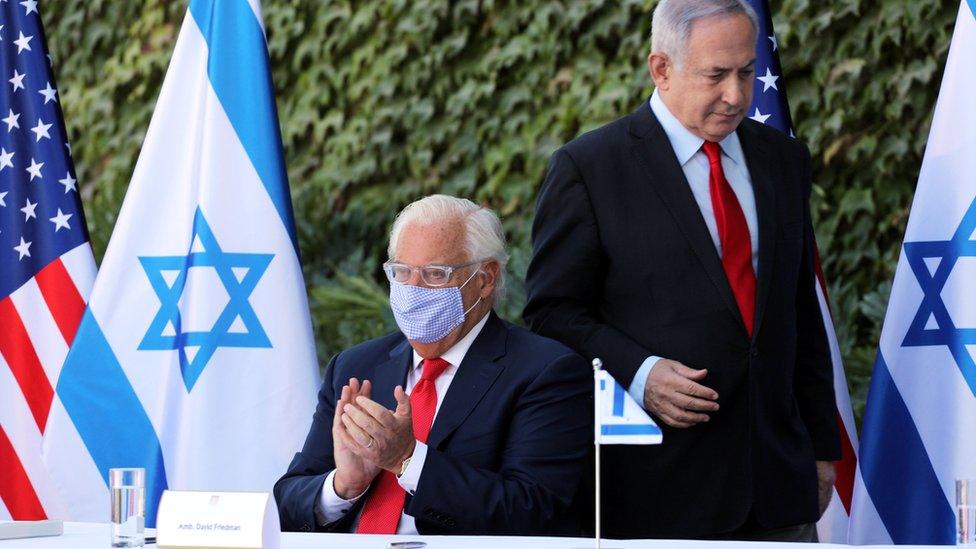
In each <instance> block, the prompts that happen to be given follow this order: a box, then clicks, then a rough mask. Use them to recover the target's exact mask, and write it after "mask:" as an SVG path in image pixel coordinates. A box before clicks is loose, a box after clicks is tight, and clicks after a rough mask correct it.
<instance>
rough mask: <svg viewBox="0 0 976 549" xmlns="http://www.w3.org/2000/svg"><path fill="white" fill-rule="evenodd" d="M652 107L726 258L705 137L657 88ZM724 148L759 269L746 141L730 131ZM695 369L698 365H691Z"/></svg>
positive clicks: (641, 379) (646, 370) (643, 373)
mask: <svg viewBox="0 0 976 549" xmlns="http://www.w3.org/2000/svg"><path fill="white" fill-rule="evenodd" d="M651 110H652V111H654V116H656V117H657V120H658V122H660V123H661V126H662V127H663V128H664V133H665V134H666V135H667V136H668V141H670V142H671V148H673V149H674V154H675V156H677V157H678V164H680V165H681V169H682V171H684V172H685V179H687V180H688V186H689V187H691V193H692V194H693V195H694V196H695V202H697V203H698V209H700V210H701V214H702V217H703V218H705V225H706V226H708V233H709V234H710V235H711V236H712V242H713V243H714V244H715V251H717V252H718V256H719V257H722V240H721V238H720V237H719V234H718V226H717V225H716V224H715V211H714V210H713V209H712V195H711V193H710V191H709V189H708V174H709V171H710V167H709V164H708V157H707V156H706V155H705V152H704V151H703V150H701V147H702V145H703V144H704V143H705V140H704V139H702V138H701V137H698V136H697V135H695V134H693V133H691V132H690V131H688V128H686V127H684V125H683V124H682V123H681V122H680V121H679V120H678V119H677V118H675V116H674V115H673V114H671V111H670V110H668V107H667V105H665V104H664V101H663V100H661V96H660V95H659V94H658V92H657V90H654V94H653V95H651ZM719 145H720V146H721V148H722V171H723V172H725V179H726V180H727V181H728V182H729V185H730V186H731V187H732V191H733V192H735V197H736V198H737V199H739V205H740V206H741V207H742V213H743V214H744V215H745V218H746V225H747V226H748V227H749V236H750V241H751V243H752V272H754V273H758V272H759V218H758V216H757V214H756V197H755V194H754V193H753V190H752V177H750V175H749V168H748V167H747V166H746V157H745V154H743V152H742V144H741V143H740V142H739V136H738V135H736V133H735V132H732V133H730V134H729V135H727V136H726V137H725V139H723V140H721V141H719ZM660 359H661V357H659V356H649V357H647V359H645V360H644V362H643V363H641V367H640V369H638V370H637V374H635V375H634V380H633V381H632V382H631V384H630V387H629V388H628V389H627V392H628V393H630V396H632V397H634V400H636V401H637V402H639V403H641V405H642V406H643V403H644V385H645V384H646V383H647V376H648V374H650V373H651V368H653V367H654V365H655V364H656V363H657V361H658V360H660ZM688 366H689V367H691V368H694V367H695V365H694V364H689V365H688Z"/></svg>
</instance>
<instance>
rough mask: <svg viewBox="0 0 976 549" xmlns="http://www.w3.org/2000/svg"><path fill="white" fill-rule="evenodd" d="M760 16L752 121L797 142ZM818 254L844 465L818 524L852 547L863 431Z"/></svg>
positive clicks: (830, 537) (774, 47) (764, 16)
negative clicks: (856, 419) (850, 527)
mask: <svg viewBox="0 0 976 549" xmlns="http://www.w3.org/2000/svg"><path fill="white" fill-rule="evenodd" d="M749 3H750V4H751V5H752V8H753V9H754V10H756V15H758V16H759V36H758V37H757V38H756V81H755V84H754V89H753V99H752V105H751V106H750V107H749V118H752V119H753V120H755V121H757V122H762V123H763V124H767V125H769V126H772V127H774V128H776V129H778V130H780V131H782V132H784V133H787V134H789V135H790V137H793V136H794V133H793V121H792V119H791V118H790V107H789V104H788V103H787V101H786V86H785V83H784V81H783V69H782V67H781V66H780V63H779V44H778V43H777V42H776V34H775V33H774V32H773V20H772V15H771V12H770V10H769V4H768V3H767V1H766V0H749ZM814 251H815V254H816V258H815V262H816V265H815V269H816V274H817V297H818V298H819V300H820V313H821V315H822V317H823V322H824V329H825V331H826V332H827V339H828V341H829V343H830V357H831V361H832V362H833V368H834V396H835V397H836V399H837V424H838V427H839V428H840V439H841V451H842V457H841V460H840V461H838V462H837V463H836V469H837V481H836V482H835V483H834V496H833V500H832V501H831V503H830V506H829V507H828V508H827V511H826V512H825V513H824V516H823V517H821V519H820V522H818V524H817V530H818V531H819V534H820V541H823V542H828V543H847V531H848V524H849V521H850V514H851V497H852V495H853V491H854V473H855V471H856V469H857V431H856V428H855V425H854V413H853V410H852V408H851V397H850V393H849V392H848V390H847V377H846V376H845V375H844V365H843V363H842V362H841V357H840V348H839V346H838V344H837V334H836V333H835V332H834V322H833V319H832V317H831V313H830V301H829V299H828V296H827V283H826V279H825V278H824V274H823V268H822V267H821V265H820V253H819V251H818V250H816V249H815V250H814Z"/></svg>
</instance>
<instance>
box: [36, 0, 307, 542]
mask: <svg viewBox="0 0 976 549" xmlns="http://www.w3.org/2000/svg"><path fill="white" fill-rule="evenodd" d="M318 386H319V376H318V363H317V360H316V356H315V345H314V340H313V338H312V328H311V321H310V318H309V314H308V302H307V298H306V294H305V283H304V280H303V278H302V269H301V264H300V263H299V255H298V246H297V238H296V236H295V224H294V219H293V215H292V207H291V196H290V193H289V191H288V180H287V177H286V173H285V166H284V160H283V155H282V150H281V135H280V131H279V128H278V118H277V112H276V110H275V101H274V86H273V84H272V81H271V75H270V67H269V61H268V52H267V42H266V40H265V35H264V29H263V27H262V24H261V13H260V3H259V2H257V1H254V0H252V1H250V2H245V1H241V0H191V1H190V5H189V10H188V12H187V16H186V17H185V19H184V20H183V25H182V28H181V29H180V34H179V37H178V39H177V41H176V46H175V49H174V51H173V56H172V59H171V61H170V65H169V69H168V70H167V72H166V78H165V80H164V81H163V87H162V90H161V91H160V94H159V99H158V100H157V103H156V108H155V111H154V113H153V117H152V121H151V122H150V124H149V130H148V132H147V133H146V138H145V142H144V143H143V147H142V151H141V152H140V154H139V160H138V162H137V163H136V168H135V171H134V173H133V174H132V180H131V182H130V184H129V187H128V190H127V192H126V196H125V201H124V202H123V204H122V209H121V211H120V212H119V217H118V220H117V221H116V225H115V229H114V231H113V233H112V237H111V240H110V241H109V244H108V249H107V250H106V252H105V257H104V258H103V260H102V266H101V269H100V271H99V275H98V278H97V279H96V281H95V287H94V289H93V290H92V296H91V300H90V301H89V304H88V308H87V310H86V311H85V314H84V317H83V318H82V320H81V326H80V327H79V329H78V334H77V336H76V337H75V341H74V344H73V345H72V347H71V350H70V351H69V353H68V357H67V359H66V360H65V362H64V368H63V369H62V371H61V374H60V376H59V378H58V380H57V395H58V397H59V400H58V402H59V403H60V405H59V406H55V407H54V408H52V411H51V421H50V427H49V432H48V435H49V436H48V437H46V439H45V441H44V458H45V461H46V462H47V464H48V466H49V469H50V471H51V473H52V475H53V476H55V477H56V479H57V482H58V483H59V485H60V487H61V491H62V493H63V494H65V502H66V505H67V507H68V508H69V510H70V515H71V517H72V518H73V519H75V520H83V521H97V522H104V521H105V517H106V512H107V511H106V510H107V509H108V508H109V502H108V488H107V485H106V483H107V475H108V470H109V468H111V467H143V468H145V469H146V525H147V526H151V525H153V524H154V523H155V517H156V509H157V505H158V502H159V498H160V495H161V493H162V491H163V490H165V489H167V488H171V489H177V490H221V491H225V490H231V491H266V490H268V489H269V488H270V487H271V486H272V485H273V484H274V481H275V480H276V479H277V478H278V476H279V475H281V472H282V471H284V470H285V469H286V467H287V465H288V462H289V461H290V460H291V457H292V455H293V451H294V448H298V447H300V446H301V444H302V441H303V438H304V433H305V432H307V430H308V426H309V422H310V421H311V416H312V412H313V411H314V409H315V402H316V399H315V392H316V390H317V388H318Z"/></svg>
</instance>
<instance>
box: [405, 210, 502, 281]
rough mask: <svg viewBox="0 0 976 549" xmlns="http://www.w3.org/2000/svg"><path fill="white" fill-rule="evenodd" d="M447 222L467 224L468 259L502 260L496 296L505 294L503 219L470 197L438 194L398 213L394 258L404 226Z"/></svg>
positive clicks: (465, 244) (499, 263) (465, 231)
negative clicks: (469, 198)
mask: <svg viewBox="0 0 976 549" xmlns="http://www.w3.org/2000/svg"><path fill="white" fill-rule="evenodd" d="M444 221H462V222H463V223H464V251H465V255H466V257H467V259H466V260H467V261H484V260H489V259H493V260H495V261H497V262H498V266H499V269H498V279H497V280H496V281H495V291H494V294H493V295H496V296H502V295H504V290H505V266H506V265H507V264H508V252H506V251H505V231H504V230H503V229H502V222H501V221H500V220H499V219H498V216H497V215H495V212H493V211H491V210H490V209H488V208H484V207H481V206H479V205H477V204H475V203H474V202H472V201H470V200H468V199H467V198H457V197H454V196H448V195H445V194H434V195H431V196H428V197H425V198H421V199H420V200H417V201H415V202H412V203H410V204H408V205H407V207H406V208H404V209H403V210H401V211H400V213H399V214H397V217H396V219H395V220H394V221H393V228H391V229H390V245H389V248H387V253H388V254H389V256H390V258H391V259H393V258H395V257H396V250H397V244H398V243H399V241H400V233H402V232H403V228H404V227H406V226H407V225H409V224H410V223H423V224H432V223H439V222H444Z"/></svg>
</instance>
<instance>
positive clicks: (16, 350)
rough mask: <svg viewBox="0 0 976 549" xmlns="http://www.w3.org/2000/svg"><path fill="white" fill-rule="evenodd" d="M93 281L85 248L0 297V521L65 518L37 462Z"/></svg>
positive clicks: (88, 249) (92, 264)
mask: <svg viewBox="0 0 976 549" xmlns="http://www.w3.org/2000/svg"><path fill="white" fill-rule="evenodd" d="M94 280H95V261H94V257H93V256H92V251H91V247H90V246H89V245H88V243H85V244H82V245H80V246H78V247H76V248H74V249H73V250H71V251H69V252H68V253H66V254H64V255H63V256H61V257H60V258H59V259H56V260H54V261H52V262H51V263H50V264H48V265H47V266H46V267H44V269H42V270H41V271H40V272H38V274H37V276H36V277H34V278H32V279H31V280H29V281H27V283H25V284H24V285H23V286H21V287H20V288H18V289H17V290H16V291H14V292H13V293H12V294H10V295H9V296H7V297H6V298H4V299H2V300H0V403H2V405H0V502H2V505H0V518H13V519H21V520H30V519H43V518H47V517H53V516H57V517H64V516H65V513H66V509H65V508H64V505H63V504H62V502H61V498H60V496H59V495H58V492H57V490H56V489H55V488H54V485H53V483H52V481H51V478H50V475H49V474H48V473H47V469H46V467H45V466H44V463H43V461H42V459H41V446H42V441H43V437H44V432H45V429H46V427H47V420H48V415H49V413H50V410H51V406H52V403H53V402H54V399H55V389H56V387H57V379H58V375H59V374H60V371H61V366H62V364H63V363H64V359H65V357H66V356H67V354H68V347H69V346H70V345H71V341H72V339H73V338H74V334H75V331H76V330H77V328H78V325H79V324H80V322H81V317H82V315H83V314H84V311H85V303H86V302H87V300H88V296H89V294H90V292H91V288H92V284H93V283H94Z"/></svg>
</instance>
